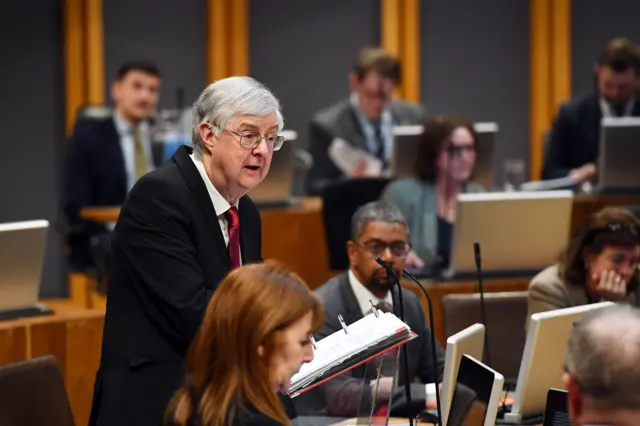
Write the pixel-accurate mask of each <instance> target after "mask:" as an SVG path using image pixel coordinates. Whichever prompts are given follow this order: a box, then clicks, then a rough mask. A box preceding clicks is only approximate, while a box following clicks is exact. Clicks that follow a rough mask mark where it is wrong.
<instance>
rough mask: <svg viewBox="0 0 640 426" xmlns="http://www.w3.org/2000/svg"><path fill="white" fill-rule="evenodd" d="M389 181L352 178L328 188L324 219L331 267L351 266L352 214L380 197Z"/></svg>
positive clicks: (323, 203)
mask: <svg viewBox="0 0 640 426" xmlns="http://www.w3.org/2000/svg"><path fill="white" fill-rule="evenodd" d="M389 181H390V180H389V179H385V178H367V179H350V180H344V181H340V182H336V183H333V184H331V185H330V186H328V187H327V188H326V189H325V190H324V192H323V193H322V218H323V219H324V232H325V240H326V243H327V249H328V251H329V253H328V259H329V268H330V269H332V270H338V271H340V270H345V269H347V268H349V257H348V256H347V241H349V240H350V239H351V217H352V216H353V214H354V213H355V212H356V210H358V208H359V207H361V206H363V205H364V204H366V203H369V202H371V201H376V200H378V199H379V198H380V195H381V194H382V190H383V189H384V188H385V186H387V184H388V183H389Z"/></svg>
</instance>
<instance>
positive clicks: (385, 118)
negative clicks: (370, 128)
mask: <svg viewBox="0 0 640 426" xmlns="http://www.w3.org/2000/svg"><path fill="white" fill-rule="evenodd" d="M349 102H351V106H352V107H353V109H354V110H355V112H356V114H357V115H358V119H359V120H360V121H363V122H365V123H367V124H369V125H371V124H372V122H371V120H369V119H368V118H367V116H366V115H364V112H362V110H361V109H360V101H359V99H358V94H357V93H356V92H351V96H349ZM380 123H381V124H382V125H390V124H393V117H392V116H391V111H390V110H389V106H388V105H387V106H385V107H384V109H383V110H382V115H381V116H380Z"/></svg>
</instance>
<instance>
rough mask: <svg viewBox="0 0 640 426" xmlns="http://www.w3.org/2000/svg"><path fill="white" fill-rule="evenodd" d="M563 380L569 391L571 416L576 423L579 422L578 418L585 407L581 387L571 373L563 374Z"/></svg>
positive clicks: (568, 402) (568, 405) (568, 400)
mask: <svg viewBox="0 0 640 426" xmlns="http://www.w3.org/2000/svg"><path fill="white" fill-rule="evenodd" d="M562 381H563V382H564V388H565V389H566V391H567V407H568V408H569V417H570V418H571V421H572V422H574V424H577V420H578V419H579V418H580V416H582V411H583V409H584V397H583V395H582V391H581V390H580V387H579V386H578V384H577V383H576V381H575V380H573V378H572V377H571V375H570V374H569V373H564V374H563V375H562Z"/></svg>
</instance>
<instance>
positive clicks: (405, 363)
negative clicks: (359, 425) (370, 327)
mask: <svg viewBox="0 0 640 426" xmlns="http://www.w3.org/2000/svg"><path fill="white" fill-rule="evenodd" d="M376 262H378V264H379V265H380V266H382V267H383V268H384V270H385V271H386V272H387V280H388V281H389V290H390V291H391V297H392V299H393V301H394V305H395V297H393V286H394V284H397V285H398V307H399V314H400V320H401V321H402V322H405V321H404V304H403V301H402V287H401V286H400V280H398V277H396V274H394V273H393V270H392V267H391V266H389V265H388V264H386V263H384V262H383V261H382V259H380V258H379V257H376ZM394 310H395V306H394ZM400 352H401V353H402V367H403V370H404V377H405V380H404V394H405V398H407V405H408V407H409V409H411V406H412V404H411V379H410V378H409V357H408V356H407V350H406V348H401V349H400ZM409 425H410V426H413V417H412V416H409Z"/></svg>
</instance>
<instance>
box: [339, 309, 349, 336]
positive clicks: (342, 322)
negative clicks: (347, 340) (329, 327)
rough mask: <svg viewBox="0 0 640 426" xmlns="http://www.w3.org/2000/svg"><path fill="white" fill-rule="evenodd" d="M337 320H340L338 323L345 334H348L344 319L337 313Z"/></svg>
mask: <svg viewBox="0 0 640 426" xmlns="http://www.w3.org/2000/svg"><path fill="white" fill-rule="evenodd" d="M338 321H340V325H341V326H342V329H343V330H344V332H345V333H346V334H349V331H348V330H347V324H345V323H344V319H342V315H340V314H338Z"/></svg>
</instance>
